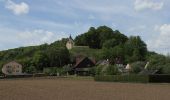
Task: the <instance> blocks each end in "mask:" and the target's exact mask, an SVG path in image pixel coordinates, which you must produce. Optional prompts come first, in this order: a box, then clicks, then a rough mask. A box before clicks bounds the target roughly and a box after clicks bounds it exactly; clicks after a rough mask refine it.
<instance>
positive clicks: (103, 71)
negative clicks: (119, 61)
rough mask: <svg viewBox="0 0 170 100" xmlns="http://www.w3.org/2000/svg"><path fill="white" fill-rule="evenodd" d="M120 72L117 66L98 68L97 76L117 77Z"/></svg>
mask: <svg viewBox="0 0 170 100" xmlns="http://www.w3.org/2000/svg"><path fill="white" fill-rule="evenodd" d="M117 74H119V70H118V68H117V66H116V65H109V66H97V67H96V75H117Z"/></svg>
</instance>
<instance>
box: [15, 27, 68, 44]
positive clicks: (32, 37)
mask: <svg viewBox="0 0 170 100" xmlns="http://www.w3.org/2000/svg"><path fill="white" fill-rule="evenodd" d="M16 35H17V38H18V40H19V41H20V42H22V43H24V46H27V45H39V44H43V43H51V42H54V41H56V40H59V39H61V38H63V37H66V36H67V35H66V34H64V33H63V32H61V33H60V35H59V34H54V33H53V32H50V31H46V30H42V29H36V30H33V31H24V32H20V33H17V34H16Z"/></svg>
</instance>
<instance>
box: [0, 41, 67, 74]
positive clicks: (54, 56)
mask: <svg viewBox="0 0 170 100" xmlns="http://www.w3.org/2000/svg"><path fill="white" fill-rule="evenodd" d="M65 43H66V39H62V40H60V41H56V42H54V43H52V44H50V45H48V44H43V45H39V46H29V47H20V48H16V49H10V50H6V51H1V52H0V57H1V58H0V63H7V62H10V61H13V60H14V61H17V62H19V63H21V64H22V65H23V72H28V73H33V72H34V68H35V69H36V71H37V72H42V70H43V68H46V67H52V66H59V67H61V66H64V65H67V64H68V63H69V62H70V54H69V51H68V50H67V48H66V47H65ZM33 66H34V68H33Z"/></svg>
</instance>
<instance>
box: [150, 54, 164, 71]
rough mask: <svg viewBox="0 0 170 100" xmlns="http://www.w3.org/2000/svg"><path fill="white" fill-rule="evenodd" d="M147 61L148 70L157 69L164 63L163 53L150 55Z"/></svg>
mask: <svg viewBox="0 0 170 100" xmlns="http://www.w3.org/2000/svg"><path fill="white" fill-rule="evenodd" d="M148 61H149V66H148V69H149V70H159V69H161V68H162V67H163V66H164V65H166V57H165V56H163V55H158V54H156V55H152V56H150V57H149V59H148Z"/></svg>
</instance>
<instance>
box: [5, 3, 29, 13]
mask: <svg viewBox="0 0 170 100" xmlns="http://www.w3.org/2000/svg"><path fill="white" fill-rule="evenodd" d="M5 7H6V8H7V9H9V10H11V11H12V12H13V13H14V14H15V15H22V14H27V13H28V12H29V5H28V4H26V3H25V2H21V3H20V4H17V3H15V2H13V1H12V0H7V1H6V5H5Z"/></svg>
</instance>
